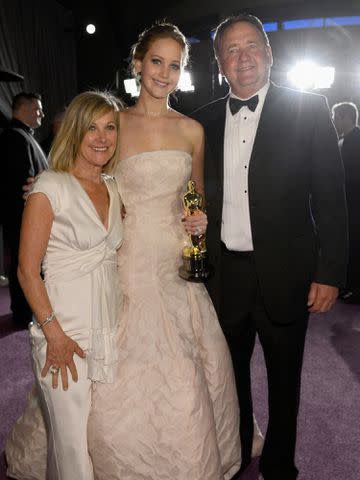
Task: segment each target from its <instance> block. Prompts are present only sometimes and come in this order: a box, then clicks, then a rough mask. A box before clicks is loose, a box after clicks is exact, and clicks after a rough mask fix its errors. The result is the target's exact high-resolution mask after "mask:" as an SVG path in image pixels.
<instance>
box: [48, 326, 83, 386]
mask: <svg viewBox="0 0 360 480" xmlns="http://www.w3.org/2000/svg"><path fill="white" fill-rule="evenodd" d="M74 353H76V354H77V355H79V357H81V358H85V356H86V355H85V352H84V351H83V350H82V349H81V348H80V347H79V345H78V344H77V343H76V342H75V341H74V340H72V339H71V338H70V337H68V336H67V335H65V333H64V332H61V333H59V334H57V335H56V336H54V337H52V338H48V339H47V348H46V362H45V365H44V368H43V369H42V371H41V376H42V377H45V376H46V375H47V373H48V372H49V370H50V373H51V375H52V386H53V388H57V386H58V379H59V372H60V375H61V381H62V386H63V389H64V390H67V389H68V388H69V382H68V372H67V369H69V370H70V373H71V377H72V379H73V381H74V382H77V381H78V374H77V370H76V366H75V362H74V358H73V357H74Z"/></svg>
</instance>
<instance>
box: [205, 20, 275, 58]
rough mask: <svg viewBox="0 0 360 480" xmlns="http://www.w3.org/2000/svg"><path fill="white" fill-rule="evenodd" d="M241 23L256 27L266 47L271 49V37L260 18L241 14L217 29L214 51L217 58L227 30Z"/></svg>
mask: <svg viewBox="0 0 360 480" xmlns="http://www.w3.org/2000/svg"><path fill="white" fill-rule="evenodd" d="M240 22H247V23H251V24H252V25H254V27H255V28H256V29H257V30H258V31H259V32H260V33H261V35H262V37H263V39H264V43H265V45H266V46H267V47H270V42H269V37H268V36H267V34H266V32H265V30H264V26H263V24H262V22H261V20H260V19H259V18H258V17H255V15H251V14H250V13H239V14H238V15H232V16H230V17H228V18H226V19H225V20H223V21H222V22H221V23H220V24H219V25H218V26H217V27H216V30H215V35H214V51H215V57H216V58H219V50H220V47H221V41H222V37H223V35H224V32H225V30H227V29H228V28H229V27H232V26H233V25H235V24H236V23H240Z"/></svg>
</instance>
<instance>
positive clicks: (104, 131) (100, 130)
mask: <svg viewBox="0 0 360 480" xmlns="http://www.w3.org/2000/svg"><path fill="white" fill-rule="evenodd" d="M117 133H118V132H117V126H116V122H115V116H114V113H113V112H109V113H106V114H105V115H103V116H102V117H99V118H97V119H96V120H95V119H94V120H93V121H92V122H91V124H90V126H89V128H88V130H87V132H86V133H85V135H84V138H83V140H82V142H81V145H80V149H79V153H78V156H77V159H76V162H75V163H78V162H79V161H80V162H82V163H83V162H85V164H88V165H89V166H90V165H91V166H96V167H104V166H105V165H106V164H107V163H108V161H109V160H110V159H111V157H112V156H113V155H114V152H115V148H116V140H117Z"/></svg>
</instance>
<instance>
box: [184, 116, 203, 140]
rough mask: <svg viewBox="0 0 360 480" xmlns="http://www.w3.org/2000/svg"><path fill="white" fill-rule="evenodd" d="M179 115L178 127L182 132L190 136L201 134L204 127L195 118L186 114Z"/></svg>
mask: <svg viewBox="0 0 360 480" xmlns="http://www.w3.org/2000/svg"><path fill="white" fill-rule="evenodd" d="M180 115H181V117H179V127H180V128H182V129H183V130H184V132H186V133H188V134H190V135H191V136H192V137H199V136H202V135H203V133H204V129H203V127H202V125H201V124H200V123H199V122H198V121H197V120H194V119H193V118H190V117H187V116H186V115H182V114H180Z"/></svg>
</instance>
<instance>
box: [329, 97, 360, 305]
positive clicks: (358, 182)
mask: <svg viewBox="0 0 360 480" xmlns="http://www.w3.org/2000/svg"><path fill="white" fill-rule="evenodd" d="M331 111H332V116H333V121H334V124H335V127H336V130H337V132H338V135H339V139H340V140H339V144H340V149H341V156H342V160H343V163H344V170H345V186H346V202H347V209H348V218H349V262H348V268H347V279H346V287H345V289H344V291H342V292H341V295H340V296H341V298H342V299H343V300H344V301H345V302H348V303H360V213H359V205H360V128H359V127H358V117H359V113H358V109H357V107H356V105H355V104H354V103H352V102H342V103H337V104H336V105H334V106H333V107H332V110H331Z"/></svg>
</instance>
